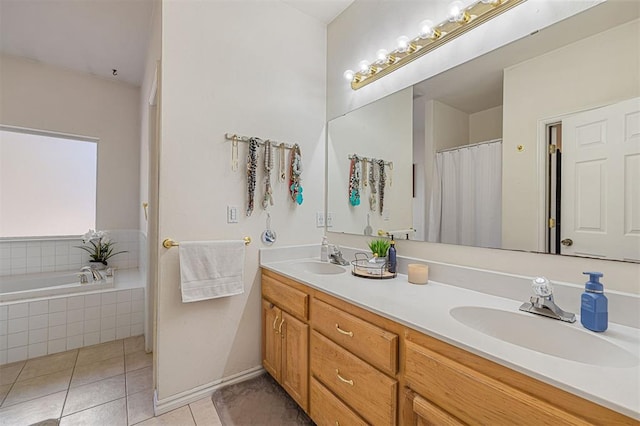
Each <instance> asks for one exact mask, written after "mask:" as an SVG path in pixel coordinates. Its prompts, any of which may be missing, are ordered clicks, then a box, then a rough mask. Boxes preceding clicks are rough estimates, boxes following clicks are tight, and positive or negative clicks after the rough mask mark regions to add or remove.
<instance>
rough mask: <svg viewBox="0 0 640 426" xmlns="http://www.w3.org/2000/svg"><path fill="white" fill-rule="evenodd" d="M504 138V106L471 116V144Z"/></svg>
mask: <svg viewBox="0 0 640 426" xmlns="http://www.w3.org/2000/svg"><path fill="white" fill-rule="evenodd" d="M500 138H502V105H499V106H497V107H493V108H489V109H485V110H484V111H479V112H476V113H473V114H469V143H478V142H484V141H490V140H493V139H500Z"/></svg>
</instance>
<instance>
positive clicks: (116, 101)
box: [0, 55, 140, 229]
mask: <svg viewBox="0 0 640 426" xmlns="http://www.w3.org/2000/svg"><path fill="white" fill-rule="evenodd" d="M0 94H1V96H0V123H2V124H5V125H11V126H17V127H26V128H32V129H38V130H47V131H53V132H60V133H69V134H76V135H83V136H90V137H95V138H98V139H99V142H98V188H97V189H98V191H97V197H98V201H97V209H96V210H97V218H96V226H97V227H98V228H99V229H137V228H138V220H137V218H138V191H139V189H138V167H139V164H138V163H139V143H138V141H139V118H140V116H139V112H138V104H139V89H138V88H137V87H135V86H131V85H129V84H124V83H120V82H117V81H110V80H107V79H104V78H101V77H96V76H93V75H91V74H86V73H81V72H77V71H70V70H67V69H63V68H58V67H54V66H50V65H44V64H42V63H39V62H36V61H32V60H27V59H22V58H18V57H15V56H7V55H2V56H1V57H0ZM79 196H81V194H79Z"/></svg>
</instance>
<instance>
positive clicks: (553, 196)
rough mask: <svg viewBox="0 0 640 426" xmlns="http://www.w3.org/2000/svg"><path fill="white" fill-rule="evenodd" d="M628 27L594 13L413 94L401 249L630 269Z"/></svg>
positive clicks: (634, 137)
mask: <svg viewBox="0 0 640 426" xmlns="http://www.w3.org/2000/svg"><path fill="white" fill-rule="evenodd" d="M639 17H640V5H639V4H638V3H637V2H605V3H602V4H599V5H597V6H594V7H592V8H591V9H589V10H587V11H585V12H582V13H580V14H577V15H575V16H573V17H571V18H569V19H567V20H564V21H562V22H559V23H557V24H555V25H552V26H550V27H548V28H544V29H542V30H540V31H539V32H537V33H534V34H532V35H530V36H528V37H526V38H523V39H521V40H519V41H516V42H514V43H511V44H509V45H507V46H504V47H502V48H500V49H497V50H494V51H492V52H489V53H488V54H485V55H483V56H481V57H479V58H477V59H475V60H472V61H470V62H468V63H465V64H463V65H460V66H458V67H456V68H453V69H451V70H449V71H447V72H445V73H442V74H440V75H437V76H435V77H432V78H430V79H428V80H425V81H423V82H421V83H418V84H416V85H415V86H414V87H413V144H412V145H409V146H411V148H407V146H400V145H398V144H397V143H396V144H395V149H396V150H399V151H401V150H405V149H412V150H413V162H414V167H415V172H414V175H415V181H414V182H412V180H407V181H404V182H401V181H400V180H399V179H396V180H395V181H394V185H404V186H409V187H410V186H412V185H413V184H415V194H414V197H413V198H412V199H409V200H406V199H405V201H404V202H401V201H399V200H398V202H397V204H395V205H394V206H393V208H394V209H395V210H398V209H399V210H402V211H413V214H412V218H411V219H412V225H411V226H412V227H413V228H415V230H416V232H415V233H414V234H413V235H412V236H411V238H413V239H417V240H425V241H431V242H442V243H449V244H462V245H470V246H481V247H494V248H503V249H513V250H525V251H535V252H546V253H557V254H570V255H580V256H590V257H599V258H607V259H619V260H627V261H640V208H639V207H638V206H640V187H639V186H638V185H640V183H639V182H640V160H639V159H640V130H639V129H640V101H639V98H638V97H639V96H640V68H639V67H640V21H639V19H638V18H639ZM488 25H491V23H489V24H488ZM466 36H469V37H472V36H473V32H471V33H469V34H467V35H466ZM385 99H386V98H385ZM382 101H384V100H381V101H377V102H374V105H375V104H377V103H378V102H382ZM357 111H359V110H357ZM350 114H352V113H350ZM350 114H347V115H346V116H349V115H350ZM346 116H345V117H346ZM396 117H397V115H393V116H391V115H390V116H388V118H387V120H386V124H389V125H395V124H394V123H393V121H395V119H396ZM340 119H344V117H340ZM332 123H333V121H332V122H330V123H329V128H330V129H331V127H332ZM361 125H362V126H365V125H364V124H361ZM369 125H374V124H369ZM375 125H376V126H379V123H376V124H375ZM378 131H381V130H378ZM330 136H331V135H330ZM335 146H341V147H342V149H343V150H346V151H349V150H352V148H351V140H349V139H346V140H337V139H336V138H335V136H334V137H331V139H330V141H329V152H330V153H331V150H332V147H335ZM550 146H551V148H550ZM334 161H336V159H335V158H332V157H331V155H330V156H329V158H328V163H329V166H328V167H329V171H330V172H329V176H328V192H329V194H328V200H329V202H328V209H329V211H331V210H332V209H333V208H334V206H335V204H334V203H335V201H334V200H335V194H334V193H335V192H336V191H338V193H339V194H341V195H342V194H346V192H347V190H346V188H347V180H346V176H342V177H341V178H342V179H343V180H342V181H341V182H339V183H338V182H337V181H336V176H332V172H331V170H332V167H333V164H334ZM491 182H493V183H491ZM345 198H346V196H345ZM469 206H472V207H469ZM361 221H362V219H361V218H360V222H361ZM339 225H340V226H338V223H336V224H335V226H334V227H333V228H329V230H331V231H339V232H347V233H353V234H362V231H361V229H360V228H361V227H362V224H361V223H353V224H349V223H342V222H341V223H340V224H339ZM382 227H383V228H384V226H382ZM374 229H377V228H375V227H374Z"/></svg>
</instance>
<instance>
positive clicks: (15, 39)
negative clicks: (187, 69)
mask: <svg viewBox="0 0 640 426" xmlns="http://www.w3.org/2000/svg"><path fill="white" fill-rule="evenodd" d="M209 1H216V0H209ZM281 1H282V2H283V3H286V4H288V5H289V6H291V7H294V8H296V9H297V10H299V11H301V12H303V13H305V14H307V15H310V16H312V17H314V18H316V19H318V20H319V21H321V22H323V23H324V24H328V23H329V22H331V21H332V20H333V19H334V18H335V17H336V16H338V15H339V14H340V13H341V12H342V11H343V10H344V9H346V8H347V7H348V6H349V5H350V4H351V3H352V2H353V0H281ZM154 3H157V0H0V51H1V52H3V53H6V54H10V55H15V56H21V57H25V58H29V59H33V60H36V61H40V62H43V63H46V64H51V65H56V66H60V67H64V68H68V69H73V70H78V71H83V72H88V73H91V74H94V75H98V76H102V77H105V78H109V79H117V80H118V81H122V82H127V83H130V84H134V85H136V86H140V85H141V84H142V79H143V76H144V66H145V63H146V54H147V47H148V45H149V37H150V33H151V23H152V15H153V9H154ZM114 69H115V70H117V75H115V76H114V75H113V70H114Z"/></svg>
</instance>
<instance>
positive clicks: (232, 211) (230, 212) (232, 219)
mask: <svg viewBox="0 0 640 426" xmlns="http://www.w3.org/2000/svg"><path fill="white" fill-rule="evenodd" d="M227 223H238V208H237V207H236V206H227Z"/></svg>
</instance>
